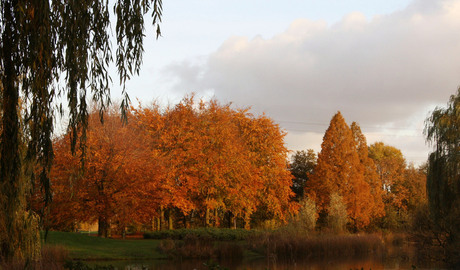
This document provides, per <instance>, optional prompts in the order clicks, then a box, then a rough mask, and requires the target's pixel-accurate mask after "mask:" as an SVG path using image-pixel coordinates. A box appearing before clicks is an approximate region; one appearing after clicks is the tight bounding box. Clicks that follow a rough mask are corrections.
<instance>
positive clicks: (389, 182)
mask: <svg viewBox="0 0 460 270" xmlns="http://www.w3.org/2000/svg"><path fill="white" fill-rule="evenodd" d="M369 157H371V158H372V160H373V161H374V163H375V165H376V167H377V174H378V175H379V178H380V180H381V182H382V189H383V194H382V198H383V202H384V204H385V213H386V217H385V218H384V220H383V225H382V226H384V227H387V228H392V229H396V228H398V227H401V226H402V224H403V223H405V222H406V221H405V220H406V219H407V215H406V212H405V210H406V209H407V204H406V203H405V202H406V201H407V198H408V197H409V196H410V194H409V191H408V190H407V188H406V187H405V185H404V182H405V179H404V174H405V170H406V166H407V165H406V160H405V158H404V156H403V154H402V153H401V150H399V149H397V148H395V147H393V146H389V145H386V144H384V143H383V142H376V143H374V144H372V145H371V146H369Z"/></svg>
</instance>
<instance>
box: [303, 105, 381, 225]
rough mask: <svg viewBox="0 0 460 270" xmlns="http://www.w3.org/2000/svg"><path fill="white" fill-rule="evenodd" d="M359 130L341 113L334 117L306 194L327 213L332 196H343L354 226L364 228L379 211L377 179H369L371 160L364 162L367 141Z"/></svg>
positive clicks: (325, 136)
mask: <svg viewBox="0 0 460 270" xmlns="http://www.w3.org/2000/svg"><path fill="white" fill-rule="evenodd" d="M358 129H359V127H357V125H355V126H354V131H355V132H354V133H353V132H352V130H351V129H350V128H349V127H348V125H347V124H346V122H345V120H344V118H343V117H342V115H341V114H340V112H338V113H337V114H336V115H334V117H333V118H332V120H331V123H330V125H329V128H328V129H327V131H326V133H325V135H324V138H323V143H322V144H321V152H320V153H319V154H318V161H317V165H316V167H315V169H314V173H313V174H312V175H311V177H310V179H309V181H308V182H307V184H306V189H305V192H306V194H307V195H309V196H311V197H312V198H314V199H315V200H316V203H317V205H318V207H319V208H320V210H322V211H327V209H328V207H329V204H330V197H331V194H333V193H337V194H339V195H340V196H342V197H343V200H344V202H345V204H346V206H347V214H348V217H349V218H350V219H351V223H352V225H353V226H354V227H355V228H358V229H361V228H363V227H365V226H367V225H368V224H369V222H370V218H371V216H372V215H376V214H375V213H374V212H376V211H377V210H375V207H374V205H375V199H374V198H373V196H372V193H371V185H370V183H371V182H373V180H371V179H367V180H366V176H368V173H366V172H367V170H368V169H366V166H370V165H369V164H367V163H366V162H368V160H367V159H365V158H363V159H362V160H361V159H360V155H363V154H364V153H361V151H363V150H362V149H363V147H364V145H365V143H366V142H365V139H363V137H364V136H362V134H360V132H358ZM359 131H360V130H359ZM365 163H366V164H365Z"/></svg>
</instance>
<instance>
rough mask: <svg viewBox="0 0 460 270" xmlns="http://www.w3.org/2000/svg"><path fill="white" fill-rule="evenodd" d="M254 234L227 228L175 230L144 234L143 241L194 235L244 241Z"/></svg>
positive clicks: (250, 231) (174, 238) (179, 238)
mask: <svg viewBox="0 0 460 270" xmlns="http://www.w3.org/2000/svg"><path fill="white" fill-rule="evenodd" d="M254 234H256V231H254V230H244V229H227V228H197V229H177V230H165V231H157V232H148V233H144V239H173V240H182V239H184V238H185V236H186V235H194V236H196V237H198V238H209V239H212V240H217V241H235V240H236V241H238V240H246V239H247V238H248V237H250V236H253V235H254Z"/></svg>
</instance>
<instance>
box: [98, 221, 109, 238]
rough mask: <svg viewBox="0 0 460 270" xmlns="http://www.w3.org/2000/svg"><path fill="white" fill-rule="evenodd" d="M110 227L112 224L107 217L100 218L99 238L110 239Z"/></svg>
mask: <svg viewBox="0 0 460 270" xmlns="http://www.w3.org/2000/svg"><path fill="white" fill-rule="evenodd" d="M109 226H110V223H109V222H108V221H107V219H106V218H105V217H102V216H100V217H99V220H98V227H97V235H98V236H99V237H104V238H107V237H109Z"/></svg>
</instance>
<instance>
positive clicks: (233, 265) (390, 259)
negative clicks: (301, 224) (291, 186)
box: [90, 247, 442, 270]
mask: <svg viewBox="0 0 460 270" xmlns="http://www.w3.org/2000/svg"><path fill="white" fill-rule="evenodd" d="M421 259H423V258H419V256H418V254H417V252H416V250H414V249H409V248H407V247H401V248H397V249H394V250H390V251H387V252H386V254H385V255H380V256H368V257H367V258H321V259H306V260H302V261H300V262H295V261H290V262H280V261H277V260H276V258H260V259H254V260H249V261H246V260H245V261H226V262H225V261H221V262H216V261H206V260H183V261H181V260H155V261H141V262H140V261H113V262H107V261H105V262H92V263H90V265H95V264H98V265H112V266H114V267H115V268H116V269H119V270H147V269H149V270H157V269H158V270H160V269H161V270H173V269H174V270H176V269H177V270H192V269H196V270H208V269H229V270H230V269H231V270H233V269H235V270H243V269H247V270H265V269H274V270H287V269H294V270H295V269H306V270H342V269H346V270H350V269H352V270H355V269H363V270H369V269H372V270H383V269H408V270H409V269H410V270H412V269H442V266H441V265H440V264H439V263H430V262H427V261H423V260H421Z"/></svg>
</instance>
